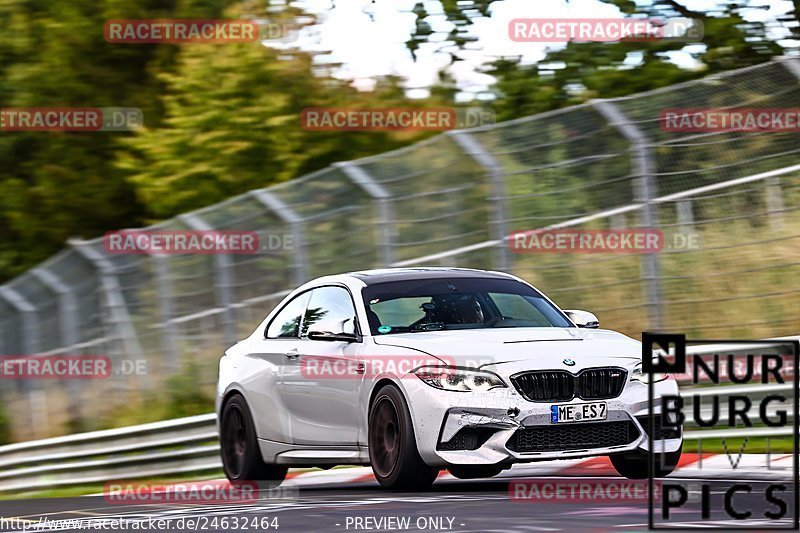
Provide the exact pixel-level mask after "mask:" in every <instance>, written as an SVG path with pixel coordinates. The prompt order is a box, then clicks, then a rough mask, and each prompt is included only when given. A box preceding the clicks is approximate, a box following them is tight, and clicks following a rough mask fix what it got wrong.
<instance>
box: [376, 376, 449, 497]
mask: <svg viewBox="0 0 800 533" xmlns="http://www.w3.org/2000/svg"><path fill="white" fill-rule="evenodd" d="M368 442H369V462H370V464H371V465H372V472H373V473H374V474H375V478H376V479H377V480H378V483H380V484H381V486H383V487H386V488H391V489H405V490H413V489H418V490H424V489H427V488H429V487H430V486H431V485H432V484H433V482H434V481H435V480H436V475H437V474H438V473H439V471H438V469H436V468H433V467H430V466H428V465H426V464H425V462H424V461H423V460H422V458H421V457H420V456H419V451H418V450H417V443H416V439H415V438H414V426H413V424H412V422H411V413H410V412H409V410H408V406H407V405H406V402H405V400H404V399H403V395H402V394H401V393H400V391H399V390H398V389H397V387H394V386H393V385H386V386H385V387H383V388H382V389H381V390H380V391H378V394H377V396H375V401H374V402H373V403H372V407H371V408H370V410H369V434H368Z"/></svg>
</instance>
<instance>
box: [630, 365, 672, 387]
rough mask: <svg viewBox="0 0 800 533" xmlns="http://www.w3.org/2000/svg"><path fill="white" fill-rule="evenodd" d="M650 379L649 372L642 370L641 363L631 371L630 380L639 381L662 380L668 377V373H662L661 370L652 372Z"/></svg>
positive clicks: (654, 381) (651, 381)
mask: <svg viewBox="0 0 800 533" xmlns="http://www.w3.org/2000/svg"><path fill="white" fill-rule="evenodd" d="M652 376H653V377H652V380H651V379H650V374H648V373H647V372H645V371H643V370H642V363H639V364H638V365H636V367H635V368H634V369H633V373H631V381H639V382H640V383H658V382H659V381H664V380H665V379H667V378H668V377H669V374H662V373H661V372H653V374H652Z"/></svg>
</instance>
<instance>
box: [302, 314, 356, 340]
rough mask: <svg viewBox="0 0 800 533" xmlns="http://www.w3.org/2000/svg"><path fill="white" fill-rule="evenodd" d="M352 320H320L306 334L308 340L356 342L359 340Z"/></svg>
mask: <svg viewBox="0 0 800 533" xmlns="http://www.w3.org/2000/svg"><path fill="white" fill-rule="evenodd" d="M354 320H355V319H353V318H348V319H346V320H322V321H320V322H318V323H316V324H314V326H313V327H314V329H313V330H311V331H309V332H308V338H309V339H311V340H312V341H329V342H358V341H360V340H361V339H360V337H359V335H358V334H356V333H355V324H354Z"/></svg>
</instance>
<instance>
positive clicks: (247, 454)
mask: <svg viewBox="0 0 800 533" xmlns="http://www.w3.org/2000/svg"><path fill="white" fill-rule="evenodd" d="M219 437H220V439H219V440H220V451H221V454H222V468H223V470H224V471H225V476H226V477H227V478H228V480H229V481H230V482H231V483H233V484H236V483H243V482H247V481H256V482H261V483H260V485H267V486H278V485H280V484H281V482H282V481H283V480H284V479H285V478H286V472H287V471H288V467H286V466H281V465H272V464H270V465H268V464H265V463H264V461H263V460H262V458H261V451H260V450H259V449H258V439H257V438H256V430H255V425H254V424H253V417H252V416H251V415H250V409H249V408H248V407H247V402H245V401H244V398H243V397H242V396H239V395H238V394H237V395H236V396H233V397H232V398H231V399H230V400H228V402H227V403H226V404H225V407H224V408H223V409H222V415H221V416H220V435H219Z"/></svg>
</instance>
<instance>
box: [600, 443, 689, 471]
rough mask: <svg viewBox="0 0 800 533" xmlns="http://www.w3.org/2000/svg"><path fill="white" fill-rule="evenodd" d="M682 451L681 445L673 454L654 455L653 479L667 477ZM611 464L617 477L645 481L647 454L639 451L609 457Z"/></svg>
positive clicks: (676, 463)
mask: <svg viewBox="0 0 800 533" xmlns="http://www.w3.org/2000/svg"><path fill="white" fill-rule="evenodd" d="M682 450H683V443H681V447H680V448H678V449H677V450H676V451H674V452H667V453H656V454H655V457H654V458H653V461H654V463H655V464H654V465H653V466H654V467H655V476H654V477H667V476H668V475H670V474H671V473H672V472H674V471H675V468H676V467H677V466H678V461H679V460H680V458H681V451H682ZM609 459H611V464H612V465H614V468H615V469H616V471H617V472H618V473H619V475H621V476H623V477H626V478H628V479H646V478H647V474H648V466H647V463H648V457H647V453H642V452H641V451H638V450H637V451H634V452H629V453H621V454H616V455H609Z"/></svg>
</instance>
